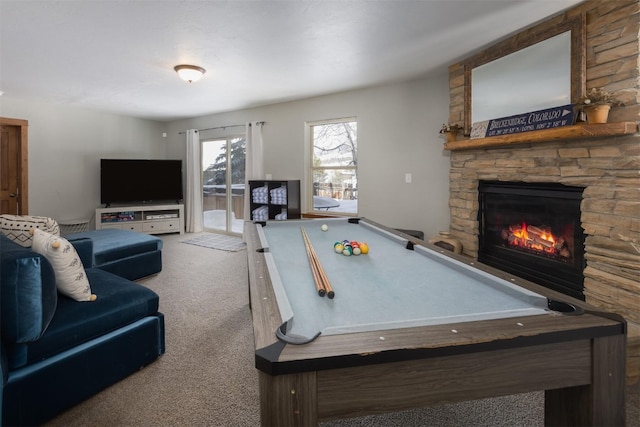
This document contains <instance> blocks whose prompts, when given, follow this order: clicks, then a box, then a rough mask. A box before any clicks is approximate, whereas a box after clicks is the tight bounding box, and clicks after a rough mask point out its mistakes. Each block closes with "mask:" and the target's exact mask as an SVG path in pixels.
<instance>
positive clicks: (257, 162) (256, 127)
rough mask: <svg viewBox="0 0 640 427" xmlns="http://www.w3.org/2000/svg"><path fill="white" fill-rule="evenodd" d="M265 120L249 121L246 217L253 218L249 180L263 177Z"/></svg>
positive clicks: (245, 186) (246, 219) (246, 163)
mask: <svg viewBox="0 0 640 427" xmlns="http://www.w3.org/2000/svg"><path fill="white" fill-rule="evenodd" d="M263 124H264V122H256V123H255V124H252V123H247V126H246V138H247V148H246V155H245V178H244V179H245V182H244V188H245V194H244V219H245V221H250V220H251V212H250V209H249V202H250V201H251V200H250V199H251V193H250V190H249V181H250V180H254V179H263V177H264V171H263V168H264V167H263V156H262V125H263Z"/></svg>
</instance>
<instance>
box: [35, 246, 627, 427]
mask: <svg viewBox="0 0 640 427" xmlns="http://www.w3.org/2000/svg"><path fill="white" fill-rule="evenodd" d="M160 237H161V238H162V240H163V241H164V249H163V270H162V272H161V273H160V274H158V275H156V276H154V277H151V278H148V279H145V280H143V281H141V283H142V284H143V285H145V286H147V287H149V288H151V289H153V290H154V291H155V292H157V293H158V294H159V295H160V309H161V311H162V312H163V313H164V314H165V322H166V345H167V352H166V354H165V355H163V356H162V357H161V358H160V359H159V360H158V361H156V362H154V363H153V364H151V365H149V366H147V367H146V368H144V369H142V370H140V371H138V372H136V373H135V374H133V375H131V376H129V377H128V378H126V379H124V380H123V381H121V382H119V383H117V384H115V385H113V386H111V387H109V388H108V389H106V390H104V391H102V392H101V393H99V394H97V395H96V396H94V397H92V398H91V399H89V400H87V401H85V402H83V403H81V404H79V405H77V406H76V407H74V408H72V409H70V410H69V411H67V412H65V413H63V414H61V415H60V416H59V417H57V418H56V419H54V420H52V421H51V422H49V423H48V424H47V425H48V426H52V427H53V426H56V427H57V426H60V427H62V426H96V427H97V426H108V427H112V426H225V427H235V426H237V427H251V426H258V425H259V421H260V415H259V407H258V376H257V373H256V370H255V368H254V364H253V363H254V360H253V335H252V328H251V317H250V312H249V307H248V295H247V266H246V251H238V252H226V251H216V250H210V249H207V248H203V247H200V246H196V245H191V244H181V242H182V241H184V240H185V236H184V235H183V236H180V235H177V234H176V235H166V236H160ZM639 389H640V387H639V386H638V385H636V386H634V387H629V390H628V391H629V393H628V399H627V402H628V405H627V406H628V410H627V420H628V423H627V425H628V426H629V427H640V422H639V420H640V412H639V410H638V396H639ZM632 403H633V404H632ZM542 405H543V393H529V394H524V395H514V396H506V397H501V398H494V399H485V400H477V401H471V402H464V403H460V404H454V405H443V406H438V407H432V408H426V409H422V410H412V411H406V412H400V413H392V414H386V415H380V416H368V417H360V418H353V419H348V420H339V421H333V422H327V423H323V424H322V426H323V427H356V426H358V427H360V426H361V427H365V426H366V427H395V426H397V427H400V426H402V427H418V426H438V427H449V426H451V427H453V426H456V427H465V426H467V427H471V426H487V427H489V426H491V427H498V426H509V427H514V426H542V425H543V410H542Z"/></svg>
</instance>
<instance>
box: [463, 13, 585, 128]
mask: <svg viewBox="0 0 640 427" xmlns="http://www.w3.org/2000/svg"><path fill="white" fill-rule="evenodd" d="M585 45H586V31H585V18H584V15H583V14H580V15H577V16H574V17H571V18H567V17H566V15H564V14H563V15H558V16H556V17H554V18H551V19H549V20H547V21H545V22H543V23H541V24H539V25H537V26H535V27H532V28H529V29H527V30H524V31H522V32H520V33H518V34H516V35H514V36H512V37H510V38H508V39H506V40H504V41H502V42H499V43H497V44H496V45H494V46H492V47H490V48H488V49H486V50H484V51H483V52H480V53H479V54H477V55H475V56H473V57H471V58H469V59H468V60H466V61H464V63H463V64H464V129H465V134H467V135H468V134H469V133H470V131H471V125H472V124H473V123H474V122H478V121H482V120H489V119H495V118H499V117H506V116H510V115H515V114H520V113H523V112H528V111H535V110H540V109H544V108H549V107H553V106H560V105H564V104H569V103H574V102H576V101H577V100H578V98H580V97H581V96H583V94H584V93H585V87H586V50H585ZM555 55H565V56H566V55H568V56H569V57H561V58H560V59H557V60H550V59H549V58H558V57H557V56H555ZM527 63H528V64H537V63H538V64H543V65H545V67H546V68H545V71H540V70H537V71H536V72H535V73H528V72H527V66H526V65H525V66H524V67H523V66H522V65H523V64H527ZM509 64H510V65H509ZM567 66H568V67H569V70H568V71H566V67H567ZM537 68H538V66H536V69H537ZM563 70H564V71H563ZM515 71H517V72H519V73H520V74H519V75H517V76H514V72H515ZM567 72H568V75H567ZM523 76H524V77H523ZM556 76H557V77H558V78H557V79H555V80H550V77H556ZM514 79H516V81H519V82H520V83H519V84H518V83H513V84H509V89H507V90H504V91H500V92H499V93H495V95H492V91H494V90H495V89H492V88H495V87H496V86H495V85H496V84H500V82H502V83H503V84H508V82H513V81H514ZM474 86H477V89H478V90H476V89H475V87H474ZM552 88H553V90H552ZM543 89H544V92H545V93H544V97H545V99H557V104H556V105H545V104H544V102H550V101H541V100H540V97H538V96H537V95H539V94H540V93H541V92H542V91H543ZM528 91H534V92H535V93H536V96H532V95H531V92H528ZM505 94H507V96H505ZM474 98H477V100H478V101H479V102H474ZM474 108H483V111H478V112H476V113H474V111H473V110H474ZM495 114H499V115H495Z"/></svg>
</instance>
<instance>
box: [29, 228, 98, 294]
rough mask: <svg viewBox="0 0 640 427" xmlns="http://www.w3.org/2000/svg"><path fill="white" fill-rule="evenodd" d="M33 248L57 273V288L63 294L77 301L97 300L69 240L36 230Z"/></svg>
mask: <svg viewBox="0 0 640 427" xmlns="http://www.w3.org/2000/svg"><path fill="white" fill-rule="evenodd" d="M31 248H32V249H33V250H34V251H35V252H37V253H39V254H42V255H44V256H45V257H46V258H47V259H48V260H49V262H50V263H51V265H52V266H53V271H54V272H55V276H56V286H57V287H58V290H59V291H60V292H61V293H62V294H64V295H66V296H68V297H70V298H73V299H74V300H76V301H94V300H95V299H96V296H95V295H94V294H92V293H91V286H90V285H89V280H87V276H86V274H85V272H84V266H83V265H82V261H81V260H80V257H79V256H78V253H77V252H76V250H75V248H74V247H73V245H72V244H71V243H69V241H68V240H67V239H65V238H64V237H59V236H54V235H53V234H49V233H47V232H46V231H42V230H39V229H35V230H34V233H33V243H32V245H31Z"/></svg>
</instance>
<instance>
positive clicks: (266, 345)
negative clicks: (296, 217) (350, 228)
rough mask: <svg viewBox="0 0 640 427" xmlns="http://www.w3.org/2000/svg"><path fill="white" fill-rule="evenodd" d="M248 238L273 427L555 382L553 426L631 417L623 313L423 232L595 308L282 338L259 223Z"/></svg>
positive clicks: (266, 409)
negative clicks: (299, 341) (307, 339)
mask: <svg viewBox="0 0 640 427" xmlns="http://www.w3.org/2000/svg"><path fill="white" fill-rule="evenodd" d="M309 221H313V220H309ZM369 222H371V221H369ZM373 224H375V223H373ZM375 225H376V226H379V227H381V228H384V229H386V230H387V231H390V232H395V231H394V230H392V229H390V228H387V227H384V226H382V225H380V224H375ZM267 226H268V225H267ZM406 237H407V239H409V240H412V241H415V238H412V237H411V236H406ZM245 239H246V242H247V257H248V267H249V297H250V303H251V311H252V317H253V330H254V340H255V348H256V368H258V372H259V387H260V416H261V423H262V425H263V426H315V425H317V424H318V422H319V421H323V420H329V419H335V418H347V417H355V416H362V415H368V414H376V413H382V412H390V411H400V410H406V409H411V408H418V407H425V406H429V405H439V404H446V403H452V402H458V401H464V400H473V399H481V398H486V397H493V396H502V395H509V394H515V393H525V392H531V391H537V390H545V425H563V426H565V425H611V426H620V425H624V424H625V396H624V394H625V352H626V323H625V322H624V319H622V318H621V317H620V316H617V315H613V314H607V313H601V312H597V311H596V310H595V309H594V308H593V307H590V306H588V305H587V304H585V303H584V302H583V301H579V300H575V299H572V298H570V297H567V296H565V295H562V294H559V293H557V292H554V291H551V290H548V289H547V288H544V287H542V286H539V285H536V284H534V283H531V282H528V281H525V280H523V279H520V278H515V277H514V276H511V275H509V274H506V273H503V272H501V271H499V270H496V269H494V268H491V267H488V266H484V265H481V264H479V263H478V262H476V261H474V260H470V259H468V258H466V257H462V256H457V255H454V254H451V253H448V252H444V251H442V249H441V248H439V247H437V246H433V245H429V244H426V243H424V242H422V241H417V242H416V243H420V244H424V246H426V247H429V248H432V249H434V250H436V251H438V252H442V253H446V254H447V255H449V256H451V257H453V258H455V259H458V260H461V261H463V262H465V263H467V264H472V265H474V266H475V267H477V268H479V269H481V270H484V271H487V272H490V273H491V274H493V275H495V276H498V277H501V278H504V279H507V280H510V281H511V282H513V283H515V284H517V285H519V286H522V287H525V288H527V289H529V290H532V291H534V292H537V293H539V294H542V295H544V296H546V297H548V298H552V299H557V300H563V301H566V302H569V303H571V304H574V305H576V306H579V307H582V308H584V309H585V311H586V312H585V313H584V314H582V315H567V314H557V315H549V316H547V315H542V316H527V317H518V318H508V319H495V320H487V321H476V322H466V323H456V324H455V325H451V324H449V325H436V326H424V327H412V328H403V329H395V330H387V331H384V340H381V339H380V335H381V333H380V332H376V331H372V332H361V333H354V334H345V335H331V336H322V335H321V336H320V337H318V338H317V339H316V340H315V341H313V342H311V343H309V344H305V345H292V344H284V343H282V342H281V341H279V340H278V339H277V338H276V336H275V330H276V329H277V328H278V327H279V326H281V324H282V320H281V319H280V314H279V310H278V307H277V303H276V298H275V296H274V293H273V289H272V287H271V281H270V278H269V272H268V269H267V266H266V263H265V262H264V254H263V253H261V252H260V251H259V250H260V249H261V248H260V240H259V238H258V233H257V231H256V226H255V225H254V224H251V223H250V222H247V223H246V224H245ZM453 329H455V331H456V332H455V333H454V332H452V330H453Z"/></svg>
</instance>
